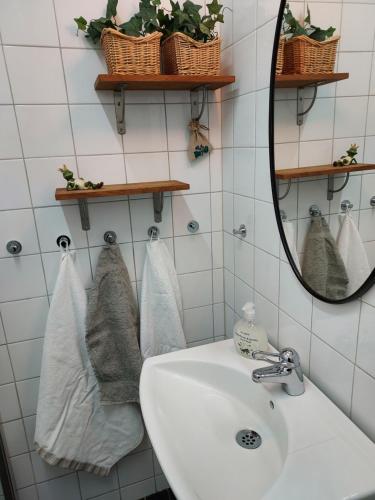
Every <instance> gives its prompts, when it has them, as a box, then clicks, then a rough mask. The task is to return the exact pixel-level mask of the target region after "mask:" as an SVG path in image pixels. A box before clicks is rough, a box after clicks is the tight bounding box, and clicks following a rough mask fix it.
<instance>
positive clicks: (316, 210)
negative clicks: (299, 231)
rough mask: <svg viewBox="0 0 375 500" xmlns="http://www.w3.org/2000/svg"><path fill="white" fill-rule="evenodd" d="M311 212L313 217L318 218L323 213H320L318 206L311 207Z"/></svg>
mask: <svg viewBox="0 0 375 500" xmlns="http://www.w3.org/2000/svg"><path fill="white" fill-rule="evenodd" d="M309 212H310V215H311V217H317V216H319V215H322V212H321V211H320V208H319V207H318V205H311V207H310V208H309Z"/></svg>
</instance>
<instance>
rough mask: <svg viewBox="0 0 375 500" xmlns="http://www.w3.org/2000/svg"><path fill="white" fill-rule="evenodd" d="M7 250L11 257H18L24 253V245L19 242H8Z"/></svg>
mask: <svg viewBox="0 0 375 500" xmlns="http://www.w3.org/2000/svg"><path fill="white" fill-rule="evenodd" d="M6 249H7V250H8V252H9V253H10V254H11V255H18V254H19V253H21V251H22V245H21V243H20V242H19V241H17V240H11V241H8V243H7V246H6Z"/></svg>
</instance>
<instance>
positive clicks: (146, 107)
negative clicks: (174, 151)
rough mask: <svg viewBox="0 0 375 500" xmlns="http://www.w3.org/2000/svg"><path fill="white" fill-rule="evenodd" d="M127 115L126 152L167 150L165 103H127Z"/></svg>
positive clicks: (124, 139) (124, 140) (124, 141)
mask: <svg viewBox="0 0 375 500" xmlns="http://www.w3.org/2000/svg"><path fill="white" fill-rule="evenodd" d="M125 116H126V134H125V135H123V136H122V140H123V143H124V151H125V153H149V152H153V151H166V150H167V132H166V123H165V108H164V104H136V105H127V106H125ZM146 138H147V139H146Z"/></svg>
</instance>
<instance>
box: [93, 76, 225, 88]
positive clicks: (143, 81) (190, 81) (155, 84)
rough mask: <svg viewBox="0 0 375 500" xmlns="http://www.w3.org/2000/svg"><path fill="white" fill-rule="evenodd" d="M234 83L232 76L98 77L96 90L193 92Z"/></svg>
mask: <svg viewBox="0 0 375 500" xmlns="http://www.w3.org/2000/svg"><path fill="white" fill-rule="evenodd" d="M234 81H235V77H234V76H232V75H218V76H195V75H191V76H190V75H98V77H97V79H96V82H95V89H96V90H118V89H119V88H121V86H122V85H126V90H194V89H196V88H199V87H202V86H205V87H206V88H207V89H208V90H216V89H220V88H221V87H225V86H226V85H229V84H230V83H233V82H234Z"/></svg>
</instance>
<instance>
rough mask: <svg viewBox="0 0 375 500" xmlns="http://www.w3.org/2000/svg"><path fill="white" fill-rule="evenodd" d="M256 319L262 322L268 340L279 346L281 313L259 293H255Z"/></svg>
mask: <svg viewBox="0 0 375 500" xmlns="http://www.w3.org/2000/svg"><path fill="white" fill-rule="evenodd" d="M254 303H255V311H256V321H257V322H258V323H259V324H261V325H262V326H263V327H264V328H265V330H266V332H267V336H268V341H269V342H270V343H271V344H272V345H273V346H274V347H278V345H279V342H278V332H279V314H278V312H279V311H278V308H277V307H276V306H275V305H274V304H272V302H270V301H269V300H267V299H266V298H265V297H263V296H262V295H260V294H259V293H257V292H255V293H254Z"/></svg>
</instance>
